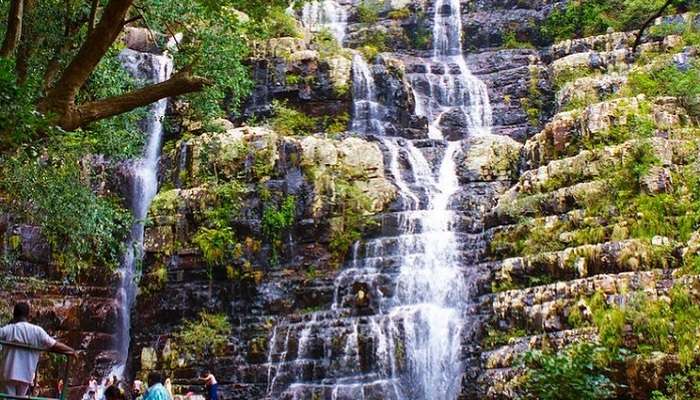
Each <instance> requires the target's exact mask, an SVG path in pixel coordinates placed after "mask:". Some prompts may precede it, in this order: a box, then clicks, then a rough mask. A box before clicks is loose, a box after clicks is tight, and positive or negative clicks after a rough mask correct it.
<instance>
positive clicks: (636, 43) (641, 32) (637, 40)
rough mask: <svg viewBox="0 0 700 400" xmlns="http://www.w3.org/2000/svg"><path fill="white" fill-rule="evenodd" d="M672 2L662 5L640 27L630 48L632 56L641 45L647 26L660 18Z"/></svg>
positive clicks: (668, 0)
mask: <svg viewBox="0 0 700 400" xmlns="http://www.w3.org/2000/svg"><path fill="white" fill-rule="evenodd" d="M673 2H674V0H666V3H664V5H663V6H661V8H659V11H657V12H656V14H654V15H652V16H651V17H649V18H648V19H647V20H646V21H644V23H643V24H642V26H641V27H640V28H639V33H637V37H636V38H635V39H634V45H633V46H632V54H634V53H636V52H637V48H638V47H639V45H640V44H642V36H644V31H646V29H647V28H648V27H649V25H651V24H652V22H654V21H655V20H656V19H657V18H659V17H660V16H662V15H663V14H664V12H665V11H666V9H667V8H668V7H669V6H670V5H671V4H672V3H673Z"/></svg>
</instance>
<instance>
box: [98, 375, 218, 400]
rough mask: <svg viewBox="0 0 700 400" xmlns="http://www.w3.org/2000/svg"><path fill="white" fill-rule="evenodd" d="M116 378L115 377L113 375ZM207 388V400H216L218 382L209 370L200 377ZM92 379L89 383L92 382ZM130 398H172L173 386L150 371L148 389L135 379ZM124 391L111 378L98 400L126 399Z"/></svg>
mask: <svg viewBox="0 0 700 400" xmlns="http://www.w3.org/2000/svg"><path fill="white" fill-rule="evenodd" d="M115 378H116V377H115ZM201 379H202V380H203V381H204V384H205V386H206V388H207V396H206V397H207V400H218V398H219V396H218V383H217V382H216V378H215V377H214V375H213V374H212V373H211V372H207V373H206V374H205V376H203V377H202V378H201ZM92 382H93V381H92V380H91V381H90V383H91V384H92ZM90 393H93V395H92V397H91V399H90V400H94V399H95V395H94V394H95V393H97V391H96V390H95V391H94V392H93V391H91V392H90ZM131 394H132V395H131V398H132V399H133V400H174V398H175V396H174V395H173V386H172V383H171V382H170V378H168V379H165V380H163V375H161V374H160V373H159V372H156V371H152V372H150V373H149V374H148V389H147V390H145V391H144V387H143V382H141V381H139V380H136V381H134V384H133V386H132V393H131ZM190 396H192V393H188V394H187V395H185V398H189V397H190ZM126 397H127V396H126V393H125V391H124V389H123V388H122V387H120V385H119V381H118V380H117V379H113V380H112V382H111V384H110V385H109V386H106V387H105V391H104V394H103V398H102V399H99V400H126Z"/></svg>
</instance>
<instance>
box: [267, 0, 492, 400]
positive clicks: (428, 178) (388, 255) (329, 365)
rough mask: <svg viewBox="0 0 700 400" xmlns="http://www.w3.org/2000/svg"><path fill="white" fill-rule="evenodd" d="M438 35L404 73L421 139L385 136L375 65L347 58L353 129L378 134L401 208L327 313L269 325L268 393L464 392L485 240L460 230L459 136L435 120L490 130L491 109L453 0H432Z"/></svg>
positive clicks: (339, 284)
mask: <svg viewBox="0 0 700 400" xmlns="http://www.w3.org/2000/svg"><path fill="white" fill-rule="evenodd" d="M433 37H434V47H435V50H434V52H433V55H432V57H431V58H429V59H426V60H424V61H423V62H424V63H425V67H424V68H423V70H424V71H425V72H424V73H421V72H414V73H413V74H412V76H410V77H409V78H410V79H411V82H413V83H414V85H413V86H414V90H415V91H414V93H415V97H416V110H415V111H416V114H417V115H419V116H422V117H426V118H427V120H428V122H429V127H430V128H429V137H430V140H427V141H426V140H409V139H403V138H396V137H387V136H384V134H385V130H384V122H385V121H384V118H385V115H383V113H384V111H383V106H382V104H381V103H380V102H379V101H378V96H377V90H376V86H375V83H374V77H373V74H372V70H371V67H370V66H368V65H367V63H366V62H365V61H364V59H362V57H361V56H360V55H355V57H354V59H353V100H354V107H353V111H354V112H353V121H352V124H351V128H352V130H353V131H356V132H358V133H365V134H366V133H371V134H375V135H379V137H380V140H381V142H382V143H383V145H384V147H385V148H386V150H387V153H388V165H387V170H388V172H389V173H390V174H391V175H392V176H393V178H394V181H395V183H396V186H397V188H398V190H399V196H400V199H399V202H398V203H399V208H400V210H399V211H395V212H391V213H387V214H385V215H383V216H381V222H382V235H381V236H379V237H376V238H372V239H368V240H366V241H364V242H362V243H356V244H355V246H354V247H353V251H352V254H353V258H352V260H351V261H350V262H349V263H348V264H347V265H346V268H345V269H343V271H341V273H340V274H339V275H338V277H337V278H336V280H335V292H334V299H333V305H332V307H331V309H330V310H328V311H320V312H314V313H311V314H306V315H302V316H295V317H291V318H288V319H287V320H285V321H283V322H282V323H280V324H278V325H277V326H276V327H275V329H274V333H273V335H272V339H271V342H270V352H269V357H268V366H269V373H268V377H269V379H268V398H270V399H317V398H318V399H331V400H335V399H338V400H340V399H348V400H349V399H396V400H404V399H405V400H408V399H412V400H454V399H456V398H457V397H458V396H459V394H460V391H461V389H462V388H461V383H462V382H461V380H462V374H463V372H464V362H463V354H462V353H463V352H462V339H463V335H464V333H465V331H466V330H467V329H466V328H467V327H468V325H469V324H470V317H469V315H468V314H469V310H471V309H472V308H474V307H473V304H472V303H471V298H472V290H473V288H474V285H475V283H474V282H475V280H476V277H475V276H474V275H475V272H474V269H471V268H468V266H469V265H472V264H474V263H475V262H476V261H477V259H478V257H479V255H478V254H476V253H478V251H476V250H474V249H477V248H479V247H480V246H481V245H482V243H483V241H482V237H481V235H480V234H469V233H462V232H460V231H459V229H460V223H459V218H460V215H459V214H460V212H459V211H457V210H454V207H453V204H452V199H453V197H454V196H455V195H456V194H457V193H458V192H459V191H460V190H461V188H460V185H459V181H458V177H457V166H456V162H455V155H456V154H457V153H458V152H459V151H461V148H462V142H461V141H459V140H455V141H449V140H446V137H449V138H455V135H454V133H453V132H447V131H443V128H442V126H441V119H442V118H443V116H444V115H446V114H448V113H450V114H453V115H456V116H457V117H460V118H462V120H463V121H464V123H463V124H464V127H465V128H466V131H467V132H465V134H468V135H485V134H488V133H489V131H490V128H489V127H490V125H491V108H490V103H489V99H488V93H487V91H486V87H485V85H484V84H483V82H481V81H480V80H478V79H477V78H476V77H474V76H473V75H472V74H471V73H470V72H469V69H468V67H467V64H466V62H465V60H464V58H463V55H462V50H461V45H462V43H461V18H460V2H459V0H437V1H436V3H435V16H434V29H433ZM418 71H420V69H418ZM440 71H442V73H440ZM416 88H420V90H419V89H416ZM463 137H464V135H457V137H456V138H457V139H461V138H463ZM430 152H432V153H438V156H441V161H438V162H437V165H435V163H434V162H433V161H432V158H429V157H426V154H427V153H430ZM438 160H440V159H438Z"/></svg>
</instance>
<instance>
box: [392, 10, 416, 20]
mask: <svg viewBox="0 0 700 400" xmlns="http://www.w3.org/2000/svg"><path fill="white" fill-rule="evenodd" d="M410 16H411V9H409V8H408V7H403V8H399V9H397V10H391V11H389V14H388V17H389V18H390V19H394V20H401V19H406V18H408V17H410Z"/></svg>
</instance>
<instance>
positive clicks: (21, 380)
mask: <svg viewBox="0 0 700 400" xmlns="http://www.w3.org/2000/svg"><path fill="white" fill-rule="evenodd" d="M28 319H29V304H28V303H17V304H16V305H15V309H14V312H13V319H12V322H11V323H9V324H8V325H5V326H4V327H2V328H0V340H2V341H4V342H9V343H17V344H23V345H26V346H31V347H34V348H37V349H45V350H52V351H56V352H59V353H64V354H69V355H74V354H75V350H73V349H72V348H70V347H68V346H66V345H65V344H63V343H60V342H58V341H56V339H54V338H52V337H51V336H49V334H48V333H46V331H45V330H44V329H42V328H41V327H39V326H36V325H33V324H30V323H29V322H27V320H28ZM40 354H41V353H40V352H38V351H35V350H29V349H23V348H18V347H10V346H2V351H1V352H0V392H2V393H5V394H9V395H11V396H26V395H27V392H28V391H29V387H30V386H31V385H32V382H33V381H34V374H35V373H36V366H37V364H38V363H39V355H40Z"/></svg>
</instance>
